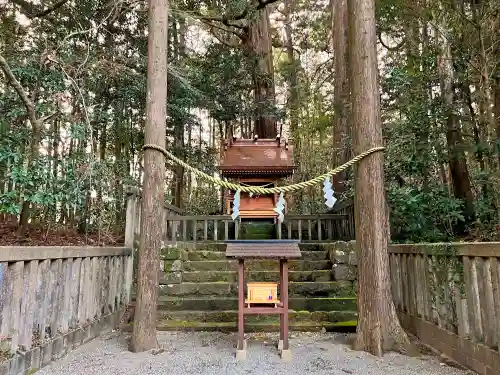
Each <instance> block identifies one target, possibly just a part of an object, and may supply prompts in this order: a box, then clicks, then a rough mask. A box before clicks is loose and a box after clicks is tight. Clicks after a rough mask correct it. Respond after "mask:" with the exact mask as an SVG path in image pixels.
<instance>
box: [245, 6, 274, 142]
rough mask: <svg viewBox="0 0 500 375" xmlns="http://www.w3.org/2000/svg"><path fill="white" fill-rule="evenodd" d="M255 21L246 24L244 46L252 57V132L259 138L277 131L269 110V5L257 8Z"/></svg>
mask: <svg viewBox="0 0 500 375" xmlns="http://www.w3.org/2000/svg"><path fill="white" fill-rule="evenodd" d="M258 13H259V14H258V15H257V21H256V22H252V23H251V24H250V25H249V27H248V35H247V38H246V39H245V40H244V41H243V44H244V47H245V48H246V50H247V52H248V53H249V54H250V58H252V59H254V62H255V66H254V68H253V69H252V70H253V71H252V80H253V91H254V97H255V106H256V113H255V130H254V131H255V134H257V135H258V136H259V138H274V137H276V135H277V125H276V117H275V116H273V115H272V114H270V113H269V112H270V111H272V110H273V109H274V105H275V88H274V67H273V52H272V43H271V33H270V28H271V25H270V21H269V8H268V7H266V8H264V9H261V10H259V12H258Z"/></svg>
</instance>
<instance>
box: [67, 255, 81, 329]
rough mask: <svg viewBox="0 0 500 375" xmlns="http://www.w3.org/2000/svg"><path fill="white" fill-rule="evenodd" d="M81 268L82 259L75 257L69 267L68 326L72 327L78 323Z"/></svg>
mask: <svg viewBox="0 0 500 375" xmlns="http://www.w3.org/2000/svg"><path fill="white" fill-rule="evenodd" d="M81 268H82V259H81V258H77V259H74V260H73V265H72V267H71V301H70V303H71V305H72V307H71V318H70V321H69V327H70V328H71V329H74V328H76V327H78V325H79V322H80V320H79V317H80V300H81V299H82V296H81V295H80V292H81V290H82V288H81V286H80V283H81V277H82V274H81Z"/></svg>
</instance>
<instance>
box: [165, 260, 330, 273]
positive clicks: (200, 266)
mask: <svg viewBox="0 0 500 375" xmlns="http://www.w3.org/2000/svg"><path fill="white" fill-rule="evenodd" d="M237 265H238V262H237V261H236V260H204V261H191V260H190V261H184V262H183V261H180V260H165V261H164V271H165V272H171V271H174V272H177V271H236V269H237ZM288 265H289V270H290V271H314V270H330V269H331V268H332V266H331V263H330V261H328V260H315V261H309V260H291V261H289V262H288ZM278 270H279V262H278V261H275V260H249V261H247V262H245V271H278Z"/></svg>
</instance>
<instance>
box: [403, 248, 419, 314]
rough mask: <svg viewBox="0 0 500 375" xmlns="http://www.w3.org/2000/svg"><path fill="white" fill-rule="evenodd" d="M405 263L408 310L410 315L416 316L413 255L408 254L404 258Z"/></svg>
mask: <svg viewBox="0 0 500 375" xmlns="http://www.w3.org/2000/svg"><path fill="white" fill-rule="evenodd" d="M406 261H407V265H408V268H407V270H408V288H409V290H408V292H409V293H408V294H409V295H408V302H409V306H408V311H409V312H410V314H411V315H413V316H416V315H417V306H416V300H415V293H416V290H417V288H416V285H415V284H416V283H415V255H408V257H407V258H406Z"/></svg>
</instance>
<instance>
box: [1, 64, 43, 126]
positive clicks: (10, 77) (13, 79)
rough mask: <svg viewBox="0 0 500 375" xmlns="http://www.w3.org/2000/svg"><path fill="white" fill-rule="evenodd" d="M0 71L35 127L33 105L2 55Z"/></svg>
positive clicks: (35, 119)
mask: <svg viewBox="0 0 500 375" xmlns="http://www.w3.org/2000/svg"><path fill="white" fill-rule="evenodd" d="M0 69H2V71H3V73H4V74H5V77H6V78H7V81H8V82H9V84H10V85H11V86H12V87H13V88H14V90H16V92H17V94H18V95H19V97H20V98H21V100H22V102H23V104H24V106H25V107H26V112H27V113H28V118H29V119H30V122H31V124H32V125H35V124H36V123H37V121H38V120H37V118H36V112H35V105H34V104H33V102H32V101H31V99H30V98H28V95H26V93H25V92H24V89H23V86H21V84H20V83H19V81H18V80H17V78H16V77H15V76H14V73H12V70H11V69H10V66H9V64H8V63H7V60H5V58H4V57H3V56H2V55H0Z"/></svg>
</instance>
